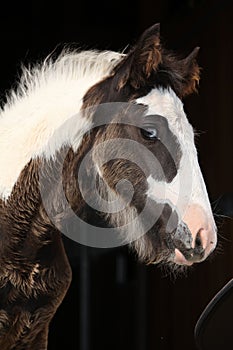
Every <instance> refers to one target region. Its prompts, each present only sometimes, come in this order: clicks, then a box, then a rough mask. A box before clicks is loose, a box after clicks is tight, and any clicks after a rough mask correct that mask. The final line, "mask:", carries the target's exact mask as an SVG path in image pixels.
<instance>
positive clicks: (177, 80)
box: [0, 25, 217, 350]
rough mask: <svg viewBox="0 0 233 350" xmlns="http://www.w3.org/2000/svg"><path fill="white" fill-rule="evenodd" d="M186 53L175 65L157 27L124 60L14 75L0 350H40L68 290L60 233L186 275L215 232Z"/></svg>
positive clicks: (79, 56) (61, 62)
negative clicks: (186, 101) (121, 249)
mask: <svg viewBox="0 0 233 350" xmlns="http://www.w3.org/2000/svg"><path fill="white" fill-rule="evenodd" d="M197 51H198V49H195V50H194V51H193V52H192V53H191V54H190V55H189V56H188V57H187V58H185V59H182V60H180V59H178V58H176V57H175V56H174V55H173V54H172V53H170V52H168V51H166V50H165V49H164V48H162V47H161V45H160V39H159V26H158V25H154V26H152V27H151V28H149V29H148V30H146V31H145V32H144V33H143V34H142V36H141V37H140V38H139V40H138V42H137V44H136V45H135V46H134V47H133V48H132V49H131V50H130V51H129V53H128V54H121V53H116V52H110V51H108V52H107V51H106V52H97V51H83V52H80V53H64V54H62V55H61V56H60V57H59V58H58V59H57V60H56V61H52V60H46V61H45V62H44V63H43V64H42V65H41V66H36V67H35V68H33V69H32V70H30V71H28V70H26V69H25V70H24V72H23V76H22V79H21V82H20V84H19V87H18V90H17V91H16V92H12V94H11V96H10V97H8V101H7V103H6V105H5V106H4V108H3V109H2V111H1V118H0V164H1V176H0V195H1V199H0V233H1V236H0V237H1V241H0V242H1V244H0V303H1V308H0V349H1V350H13V349H14V350H31V349H33V350H45V349H46V348H47V336H48V328H49V323H50V321H51V319H52V317H53V315H54V313H55V312H56V309H57V308H58V306H59V305H60V303H61V302H62V300H63V298H64V296H65V294H66V291H67V289H68V288H69V285H70V281H71V270H70V266H69V263H68V260H67V257H66V254H65V251H64V248H63V244H62V239H61V232H63V233H64V234H67V235H68V236H70V237H71V238H72V239H74V240H76V241H78V242H80V243H82V244H87V245H90V246H99V247H110V246H111V247H112V246H117V245H120V244H129V246H130V247H131V248H132V249H134V250H135V251H136V252H137V254H138V257H139V259H140V260H142V261H144V262H146V263H164V264H168V265H174V266H178V265H185V266H186V265H192V264H193V263H195V262H200V261H203V260H204V259H206V258H207V256H208V255H209V254H210V253H211V252H212V251H213V250H214V248H215V246H216V241H217V239H216V227H215V223H214V219H213V216H212V212H211V208H210V203H209V200H208V195H207V192H206V188H205V184H204V181H203V178H202V175H201V171H200V168H199V166H198V161H197V154H196V149H195V145H194V134H193V129H192V127H191V125H190V124H189V122H188V120H187V118H186V115H185V113H184V110H183V105H182V102H181V99H182V98H183V97H184V96H185V95H188V94H190V93H192V92H193V91H194V90H195V87H196V83H197V82H198V80H199V68H198V66H197V64H196V61H195V57H196V54H197Z"/></svg>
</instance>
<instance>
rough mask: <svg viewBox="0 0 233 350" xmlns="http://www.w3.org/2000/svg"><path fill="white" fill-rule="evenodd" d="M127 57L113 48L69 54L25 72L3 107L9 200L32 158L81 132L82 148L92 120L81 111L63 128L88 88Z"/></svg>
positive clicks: (0, 187) (2, 167)
mask: <svg viewBox="0 0 233 350" xmlns="http://www.w3.org/2000/svg"><path fill="white" fill-rule="evenodd" d="M122 57H123V55H122V54H120V53H116V52H111V51H104V52H97V51H82V52H80V53H76V52H75V53H74V52H71V53H69V52H64V53H63V54H62V55H60V57H59V58H58V59H57V60H56V61H53V60H52V59H47V60H45V62H44V63H43V64H41V65H37V66H35V67H34V68H32V69H26V68H25V69H24V70H23V74H22V78H21V80H20V83H19V86H18V88H17V90H16V91H13V92H11V93H10V95H9V96H8V98H7V103H6V104H5V106H4V107H3V108H2V110H1V111H0V197H2V198H3V199H7V198H8V196H9V195H10V193H11V191H12V188H13V186H14V184H15V183H16V181H17V178H18V176H19V174H20V172H21V171H22V169H23V168H24V167H25V165H26V164H27V163H28V162H29V161H30V159H32V158H35V157H38V156H41V157H46V158H49V157H52V156H53V155H54V154H55V152H56V151H57V150H59V148H61V147H62V145H64V144H71V142H72V141H71V140H73V138H72V135H78V133H80V138H79V140H75V142H76V144H75V146H76V147H77V146H78V143H79V142H81V134H83V133H84V132H85V130H87V128H88V127H89V126H90V121H88V120H86V119H85V118H83V117H81V114H79V115H77V123H76V125H72V127H71V125H70V127H69V128H68V129H67V128H62V127H61V126H62V125H63V124H64V123H65V122H66V121H67V120H68V119H69V118H70V117H72V116H74V115H76V114H78V113H79V111H80V109H81V107H82V98H83V96H84V95H85V93H86V92H87V90H88V89H89V88H90V87H91V86H92V85H94V84H95V83H97V82H98V81H100V80H101V79H103V78H104V77H106V76H107V75H108V74H109V72H110V71H111V69H112V68H113V67H114V66H115V65H116V63H117V62H118V61H119V60H120V59H121V58H122ZM67 124H68V125H69V123H67ZM59 128H60V129H59ZM64 129H65V130H64ZM56 131H57V132H56ZM52 136H54V137H52Z"/></svg>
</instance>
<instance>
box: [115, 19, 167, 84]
mask: <svg viewBox="0 0 233 350" xmlns="http://www.w3.org/2000/svg"><path fill="white" fill-rule="evenodd" d="M161 56H162V55H161V48H160V24H155V25H153V26H152V27H150V28H148V29H147V30H145V32H144V33H143V34H142V35H141V37H140V38H139V40H138V42H137V43H136V45H135V46H134V47H133V49H132V50H131V51H130V52H129V54H128V55H127V56H126V57H125V59H124V60H123V61H122V62H121V63H120V64H119V65H118V66H117V67H116V69H115V72H114V73H115V74H116V76H117V78H118V79H117V80H118V82H117V89H118V90H120V89H122V88H123V87H124V86H125V85H126V84H127V83H128V84H130V85H131V86H132V87H133V88H135V89H138V88H140V87H141V86H143V85H145V84H146V81H147V80H148V79H149V77H150V76H151V74H152V72H155V71H156V70H157V67H158V65H159V63H160V62H161V60H162V57H161Z"/></svg>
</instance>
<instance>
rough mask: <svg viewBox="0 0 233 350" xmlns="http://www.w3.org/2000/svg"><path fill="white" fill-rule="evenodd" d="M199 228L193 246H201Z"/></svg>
mask: <svg viewBox="0 0 233 350" xmlns="http://www.w3.org/2000/svg"><path fill="white" fill-rule="evenodd" d="M201 230H202V229H200V230H199V231H198V233H197V236H196V239H195V248H200V247H201V248H203V247H202V241H201Z"/></svg>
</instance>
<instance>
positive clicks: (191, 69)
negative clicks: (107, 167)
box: [179, 47, 200, 97]
mask: <svg viewBox="0 0 233 350" xmlns="http://www.w3.org/2000/svg"><path fill="white" fill-rule="evenodd" d="M199 50H200V48H199V47H196V48H195V49H194V50H193V51H192V52H191V53H190V54H189V55H188V56H187V57H186V58H184V59H183V60H181V61H179V66H180V70H181V72H182V73H181V75H182V78H183V84H182V85H183V86H182V91H181V97H184V96H186V95H189V94H191V93H193V92H195V91H196V90H197V85H198V83H199V80H200V67H199V66H198V64H197V62H196V57H197V54H198V52H199Z"/></svg>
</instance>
